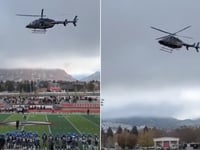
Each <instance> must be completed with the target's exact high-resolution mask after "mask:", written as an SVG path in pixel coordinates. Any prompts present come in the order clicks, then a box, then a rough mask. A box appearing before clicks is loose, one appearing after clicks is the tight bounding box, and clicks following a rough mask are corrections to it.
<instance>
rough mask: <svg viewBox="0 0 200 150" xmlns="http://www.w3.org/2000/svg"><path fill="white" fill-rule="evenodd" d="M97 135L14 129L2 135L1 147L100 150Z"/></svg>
mask: <svg viewBox="0 0 200 150" xmlns="http://www.w3.org/2000/svg"><path fill="white" fill-rule="evenodd" d="M98 147H99V139H98V136H97V135H94V136H92V135H90V134H87V135H86V134H84V133H83V134H82V135H78V134H75V133H66V134H62V135H61V134H56V135H53V134H49V135H47V134H46V133H43V134H42V137H40V136H39V134H38V133H36V132H25V131H14V132H8V133H6V134H5V135H3V134H1V135H0V149H30V150H32V149H49V150H54V149H55V150H78V149H80V148H81V149H83V150H98Z"/></svg>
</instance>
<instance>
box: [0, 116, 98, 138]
mask: <svg viewBox="0 0 200 150" xmlns="http://www.w3.org/2000/svg"><path fill="white" fill-rule="evenodd" d="M16 120H19V121H23V115H22V114H0V122H8V121H16ZM26 120H27V121H50V122H51V123H52V125H31V126H20V127H19V129H18V130H19V131H20V130H24V131H32V132H37V133H38V134H39V135H40V137H41V135H42V134H43V133H44V132H45V133H47V134H50V133H52V134H53V135H57V134H64V133H66V134H67V133H76V134H79V135H80V134H82V133H85V134H91V135H92V136H93V135H94V134H96V135H98V137H99V135H100V116H99V115H77V114H74V115H68V114H61V115H56V114H27V118H26ZM9 131H16V127H15V126H10V125H9V126H8V125H7V126H0V133H1V134H2V133H3V134H5V133H7V132H9Z"/></svg>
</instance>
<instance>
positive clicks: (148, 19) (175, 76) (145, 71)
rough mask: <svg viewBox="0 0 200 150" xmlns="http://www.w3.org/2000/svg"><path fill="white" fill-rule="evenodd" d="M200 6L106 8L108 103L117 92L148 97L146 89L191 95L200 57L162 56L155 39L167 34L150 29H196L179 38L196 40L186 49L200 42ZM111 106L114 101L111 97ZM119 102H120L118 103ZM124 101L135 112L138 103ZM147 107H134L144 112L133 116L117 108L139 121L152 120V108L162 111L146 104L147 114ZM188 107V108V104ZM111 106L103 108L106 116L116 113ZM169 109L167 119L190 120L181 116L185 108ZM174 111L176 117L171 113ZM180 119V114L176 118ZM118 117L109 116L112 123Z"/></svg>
mask: <svg viewBox="0 0 200 150" xmlns="http://www.w3.org/2000/svg"><path fill="white" fill-rule="evenodd" d="M194 3H195V4H194ZM113 4H115V5H113ZM199 4H200V3H199V2H198V1H193V2H191V1H188V0H183V1H180V0H177V1H173V0H169V1H159V0H152V1H147V0H141V1H139V0H134V1H132V0H125V1H124V0H118V1H114V0H109V1H103V2H102V54H101V56H102V62H101V63H102V77H101V79H102V80H101V81H102V97H105V101H106V95H110V94H111V93H116V91H115V90H116V89H118V88H119V89H121V93H120V95H124V96H125V95H130V97H132V96H134V94H135V93H134V91H137V90H136V89H137V88H139V89H141V90H142V91H143V94H145V92H146V91H147V88H149V89H150V88H157V89H159V88H161V89H163V88H168V89H174V87H179V89H182V88H185V89H187V87H191V88H192V87H195V86H199V83H200V78H199V77H200V69H199V64H200V59H199V58H200V55H199V53H196V51H195V50H194V49H190V50H189V51H187V50H186V49H185V48H182V49H180V50H179V51H174V53H173V54H168V53H164V52H161V51H159V49H160V47H161V46H160V45H159V44H158V43H157V41H156V40H155V38H157V37H159V36H163V35H164V34H163V33H161V32H160V33H159V32H158V31H154V30H152V29H150V26H155V27H158V28H161V29H164V30H167V31H170V32H175V31H178V30H179V29H181V28H183V27H185V26H187V25H192V27H191V28H190V29H188V30H186V31H184V32H183V33H181V34H183V35H187V36H192V37H193V38H194V39H192V40H188V39H182V38H181V39H182V40H184V41H185V42H188V43H193V42H198V40H200V30H199V27H200V23H199V22H198V21H197V19H196V18H198V15H197V14H199V13H200V12H199V11H200V10H199V9H198V6H199ZM109 89H112V90H109ZM127 89H132V91H129V93H128V92H126V91H125V90H127ZM155 91H156V90H155ZM163 91H166V89H163ZM178 91H179V90H178ZM171 92H173V91H171ZM169 95H170V93H169ZM141 97H142V95H141ZM155 97H156V95H155ZM177 99H178V100H180V101H182V98H179V97H177ZM109 100H111V98H110V97H109V98H108V101H109ZM118 100H119V99H117V98H116V101H118ZM173 100H176V99H173ZM126 101H127V105H129V106H133V105H134V104H135V102H136V101H137V99H134V98H133V99H132V102H130V101H128V100H126V99H124V101H123V102H124V103H126ZM145 101H146V99H141V103H140V104H139V105H140V107H139V106H138V105H136V106H138V107H137V108H140V110H138V109H136V110H134V109H131V108H130V107H124V108H120V107H117V106H116V107H117V109H119V110H121V111H123V110H126V111H123V112H124V113H123V114H124V115H125V114H126V112H127V114H129V113H130V112H131V111H132V112H134V113H135V114H138V115H144V114H146V115H147V113H146V112H149V113H148V115H153V116H154V115H155V113H153V112H151V111H149V110H151V109H152V108H153V110H154V111H156V112H159V111H160V110H162V108H161V107H160V106H158V105H157V104H155V105H154V106H152V107H150V106H151V103H154V98H152V100H151V103H149V104H148V105H149V107H150V108H149V109H148V106H147V105H146V104H145ZM160 101H162V96H161V97H160ZM168 101H170V102H171V101H172V98H171V99H166V103H167V104H168ZM162 102H163V101H162ZM184 102H185V103H186V104H188V103H189V101H184ZM156 103H159V101H156ZM167 104H166V105H167ZM186 104H185V105H186ZM195 104H197V102H195ZM105 105H106V102H105ZM107 105H108V106H105V107H104V108H103V111H104V112H108V111H109V109H111V110H113V109H112V107H114V105H115V103H113V104H110V103H109V104H107ZM116 105H118V104H116ZM118 106H120V105H118ZM167 106H168V107H167V108H166V111H165V112H166V115H168V116H181V114H182V117H184V115H185V117H192V116H191V115H187V114H184V111H182V112H181V111H178V110H180V109H181V108H180V107H181V106H182V105H181V103H180V104H179V105H172V104H169V105H167ZM171 108H172V109H173V110H174V111H171ZM168 109H169V112H167V110H168ZM192 109H193V107H191V108H190V110H191V111H192ZM181 110H182V109H181ZM171 112H174V113H171ZM180 112H181V113H180ZM178 113H180V114H179V115H174V114H178ZM114 114H115V113H111V114H110V115H113V117H114V116H115V115H114ZM183 114H184V115H183ZM161 115H165V113H161Z"/></svg>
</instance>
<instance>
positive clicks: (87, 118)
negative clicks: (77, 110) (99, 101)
mask: <svg viewBox="0 0 200 150" xmlns="http://www.w3.org/2000/svg"><path fill="white" fill-rule="evenodd" d="M80 117H81V118H83V119H85V120H87V121H89V122H90V123H92V124H93V125H95V126H97V127H99V125H98V124H96V123H95V122H93V121H91V120H89V119H88V118H86V117H83V116H82V115H80Z"/></svg>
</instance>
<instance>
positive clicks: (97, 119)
mask: <svg viewBox="0 0 200 150" xmlns="http://www.w3.org/2000/svg"><path fill="white" fill-rule="evenodd" d="M81 116H82V117H85V118H86V119H88V120H90V121H92V122H94V123H95V124H96V125H98V126H100V117H99V116H97V115H81Z"/></svg>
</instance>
